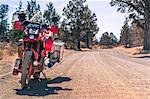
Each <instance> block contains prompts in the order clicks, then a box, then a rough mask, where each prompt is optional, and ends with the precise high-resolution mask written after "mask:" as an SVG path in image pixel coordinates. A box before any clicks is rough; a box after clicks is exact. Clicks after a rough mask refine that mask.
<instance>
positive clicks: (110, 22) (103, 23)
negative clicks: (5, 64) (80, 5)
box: [0, 0, 125, 39]
mask: <svg viewBox="0 0 150 99" xmlns="http://www.w3.org/2000/svg"><path fill="white" fill-rule="evenodd" d="M19 1H20V0H0V4H8V5H9V12H8V19H9V22H11V19H12V14H13V13H14V12H15V11H16V8H17V7H18V5H19ZM21 1H22V3H23V8H26V6H27V1H28V0H21ZM36 1H37V3H38V4H40V6H41V10H42V11H44V10H45V9H46V8H47V7H46V3H48V2H49V1H51V2H53V4H54V7H55V9H56V11H57V12H58V13H59V14H60V15H61V14H62V10H63V8H64V7H66V5H67V3H68V2H69V0H36ZM110 1H111V0H86V3H85V4H87V5H88V6H89V8H90V9H91V11H92V12H93V13H96V16H97V19H98V21H97V24H98V27H99V28H100V31H99V33H98V34H97V35H96V36H97V38H99V37H100V36H101V35H102V33H104V32H113V33H114V35H115V36H116V37H117V38H118V39H119V37H120V30H121V27H122V26H123V24H124V20H125V14H123V13H120V12H117V7H111V6H110V4H109V3H110Z"/></svg>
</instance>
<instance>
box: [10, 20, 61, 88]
mask: <svg viewBox="0 0 150 99" xmlns="http://www.w3.org/2000/svg"><path fill="white" fill-rule="evenodd" d="M24 25H25V28H26V29H25V30H24V38H23V41H21V42H22V43H21V45H20V46H21V47H20V48H19V49H20V50H18V54H19V55H18V56H20V58H19V59H16V63H15V67H14V70H13V74H14V75H17V74H18V73H19V72H20V73H21V86H22V87H26V85H28V84H29V81H30V79H31V76H32V75H33V77H34V79H39V77H40V74H41V73H42V74H43V75H44V73H43V69H44V66H46V65H48V62H60V61H61V59H62V53H63V43H62V42H61V41H59V40H56V41H53V40H51V39H47V40H44V41H40V40H39V39H38V37H39V33H40V31H41V30H43V29H44V28H42V25H40V24H38V23H33V22H28V21H25V22H24ZM52 43H53V44H52ZM52 47H53V50H50V49H52ZM21 48H22V49H21ZM44 76H45V75H44ZM45 78H46V77H45Z"/></svg>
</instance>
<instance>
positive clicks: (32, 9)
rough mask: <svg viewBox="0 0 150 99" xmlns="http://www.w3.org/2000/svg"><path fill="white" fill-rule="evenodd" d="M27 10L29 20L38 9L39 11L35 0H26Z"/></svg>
mask: <svg viewBox="0 0 150 99" xmlns="http://www.w3.org/2000/svg"><path fill="white" fill-rule="evenodd" d="M27 11H28V12H29V14H28V19H29V20H30V19H31V18H32V17H33V16H34V15H35V14H36V13H37V12H38V11H40V5H39V4H36V0H34V1H33V0H31V1H30V2H29V1H28V5H27Z"/></svg>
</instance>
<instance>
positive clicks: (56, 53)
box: [50, 51, 60, 63]
mask: <svg viewBox="0 0 150 99" xmlns="http://www.w3.org/2000/svg"><path fill="white" fill-rule="evenodd" d="M59 56H60V52H59V51H54V52H53V53H51V55H50V60H51V61H52V62H55V63H56V62H59Z"/></svg>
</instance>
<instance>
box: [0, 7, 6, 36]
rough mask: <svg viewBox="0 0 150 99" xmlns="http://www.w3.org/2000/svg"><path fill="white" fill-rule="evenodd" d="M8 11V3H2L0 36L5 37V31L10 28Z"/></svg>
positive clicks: (0, 8) (0, 9)
mask: <svg viewBox="0 0 150 99" xmlns="http://www.w3.org/2000/svg"><path fill="white" fill-rule="evenodd" d="M7 13H8V5H5V4H1V5H0V38H1V39H2V38H4V36H5V35H6V34H5V33H6V32H7V30H8V22H7V21H8V19H7Z"/></svg>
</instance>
